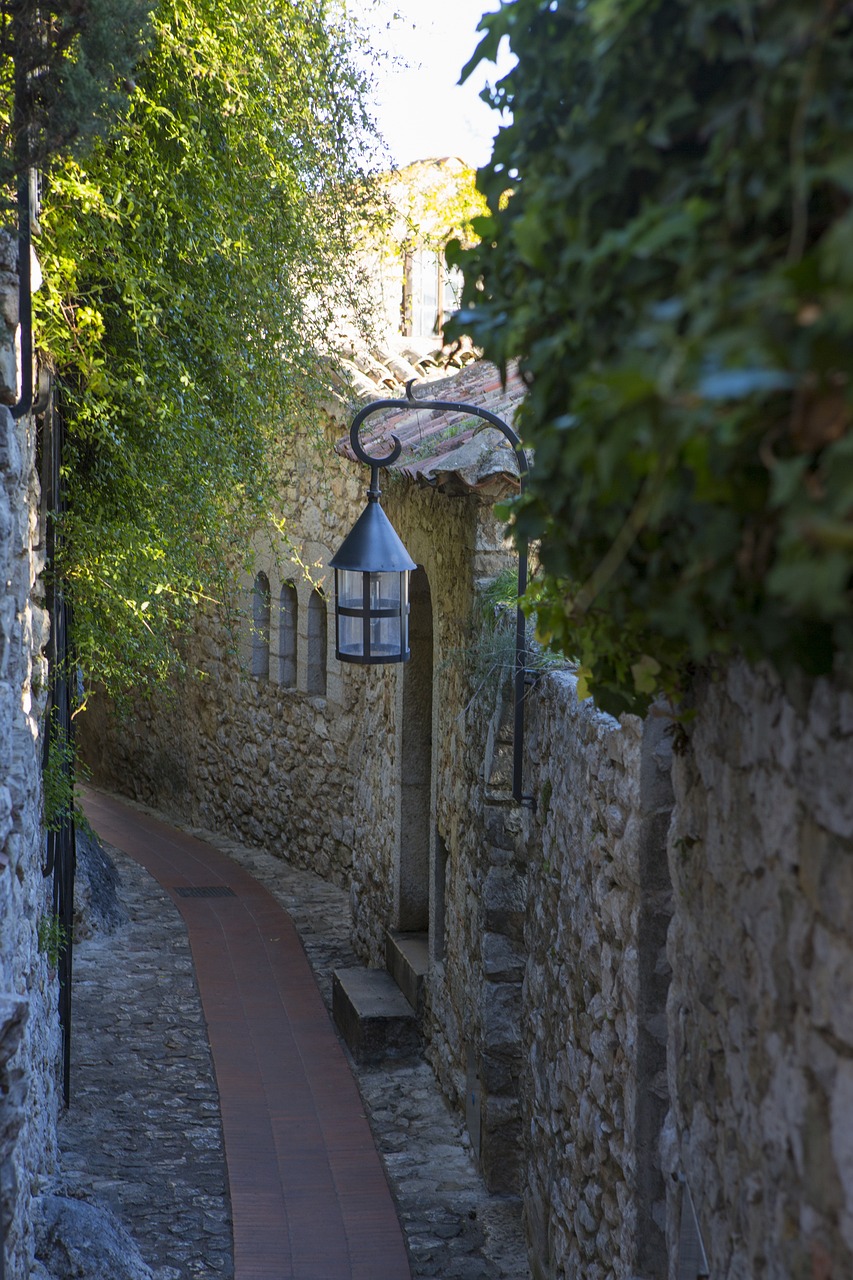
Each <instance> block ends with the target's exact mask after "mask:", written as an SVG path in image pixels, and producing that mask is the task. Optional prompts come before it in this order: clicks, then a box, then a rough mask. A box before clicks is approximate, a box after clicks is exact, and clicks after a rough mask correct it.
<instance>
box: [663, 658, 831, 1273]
mask: <svg viewBox="0 0 853 1280" xmlns="http://www.w3.org/2000/svg"><path fill="white" fill-rule="evenodd" d="M851 748H853V696H852V695H851V694H850V693H849V692H847V691H846V690H844V689H842V687H841V686H840V685H833V684H832V683H831V682H830V681H827V680H819V681H817V682H816V683H814V685H813V686H807V685H806V684H805V682H804V683H803V685H802V687H796V686H793V685H792V686H790V687H788V688H787V689H786V688H785V687H784V686H783V684H782V683H781V681H780V680H779V679H778V678H777V677H776V676H775V675H773V674H772V673H771V672H770V671H769V670H768V669H761V668H759V669H757V670H753V669H750V668H749V667H747V666H746V664H744V663H735V664H733V665H732V666H731V667H730V669H729V670H728V671H727V672H726V673H725V674H724V675H722V676H721V677H720V679H718V680H717V681H716V682H713V683H705V684H703V685H702V686H701V687H700V688H699V689H698V690H697V692H696V719H695V721H694V722H693V723H692V725H691V726H690V731H689V739H688V742H687V745H686V748H685V749H684V750H683V751H682V752H680V753H679V754H677V755H676V758H675V768H674V785H675V794H676V802H677V804H676V811H675V819H674V822H673V826H672V831H671V834H670V843H669V854H670V864H671V868H672V880H673V886H674V893H675V907H676V911H675V918H674V921H673V926H672V929H671V932H670V938H669V956H670V962H671V964H672V969H673V980H672V985H671V989H670V1000H669V1031H670V1045H669V1080H670V1089H671V1094H672V1109H671V1113H670V1117H669V1122H668V1126H667V1131H668V1139H669V1140H668V1144H667V1153H666V1154H667V1160H668V1162H669V1167H670V1171H671V1173H672V1175H673V1176H672V1178H671V1179H669V1185H670V1209H669V1236H670V1257H671V1258H674V1257H675V1256H676V1243H677V1238H678V1233H679V1229H680V1225H681V1215H682V1201H684V1202H685V1206H684V1207H685V1212H687V1213H689V1212H690V1201H691V1200H692V1204H693V1206H694V1207H695V1214H696V1218H697V1219H698V1226H699V1229H700V1232H701V1236H702V1239H703V1242H704V1246H705V1250H706V1253H707V1256H708V1260H709V1263H710V1268H711V1274H712V1275H714V1276H731V1277H744V1278H746V1277H752V1276H759V1275H766V1276H786V1277H787V1276H790V1277H800V1276H802V1277H808V1278H809V1280H829V1278H830V1277H833V1278H834V1277H841V1276H850V1275H853V787H851V781H850V780H851V759H853V756H852V755H851ZM682 1179H683V1181H682ZM687 1192H689V1199H688V1196H687ZM670 1274H671V1275H672V1276H673V1277H674V1276H675V1274H676V1273H675V1270H674V1265H673V1269H672V1270H671V1272H670Z"/></svg>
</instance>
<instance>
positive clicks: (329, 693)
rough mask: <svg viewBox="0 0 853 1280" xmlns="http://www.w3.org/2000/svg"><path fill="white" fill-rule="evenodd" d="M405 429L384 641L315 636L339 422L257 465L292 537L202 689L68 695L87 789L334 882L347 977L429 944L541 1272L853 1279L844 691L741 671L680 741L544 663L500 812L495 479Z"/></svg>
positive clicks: (211, 652)
mask: <svg viewBox="0 0 853 1280" xmlns="http://www.w3.org/2000/svg"><path fill="white" fill-rule="evenodd" d="M484 376H485V374H484V371H483V369H472V370H471V371H468V370H466V371H464V372H463V373H461V374H460V375H458V378H457V379H456V385H455V386H453V387H452V388H450V389H448V390H447V391H446V394H447V395H451V394H452V396H453V398H456V399H468V400H472V399H473V400H475V401H476V400H477V399H478V396H480V395H482V394H484V390H485V385H486V384H485V383H484V381H483V378H484ZM436 394H440V392H436ZM509 411H511V405H510V409H509ZM398 426H399V427H400V431H399V434H400V436H401V438H404V439H405V441H406V452H405V453H404V455H403V457H402V458H401V460H400V463H399V465H398V469H397V472H396V474H394V475H389V476H387V477H385V478H384V487H385V489H386V493H385V497H384V504H385V508H386V510H387V512H388V514H389V516H390V518H391V520H392V522H393V523H394V525H395V527H396V529H397V531H398V533H399V534H400V536H401V538H402V540H403V542H404V543H405V544H406V546H407V548H408V550H409V552H410V553H411V555H412V556H413V558H414V559H415V561H416V562H417V564H418V566H419V569H418V570H417V571H416V573H415V574H414V575H413V578H412V604H411V638H412V659H411V661H410V662H409V663H408V664H405V665H403V666H398V667H395V668H393V669H382V668H379V669H375V668H374V669H367V668H359V667H355V666H342V665H341V664H339V663H337V662H336V660H335V657H334V636H333V626H332V624H331V599H330V590H331V583H330V579H329V577H328V573H327V571H326V570H325V565H327V563H328V559H329V556H330V554H331V553H332V552H333V551H334V550H335V549H336V548H337V546H338V544H339V543H340V541H341V540H342V539H343V537H344V535H345V534H346V532H347V531H348V530H349V528H350V527H351V525H352V523H353V521H354V519H355V518H356V516H357V515H358V513H359V511H360V509H361V506H362V504H363V500H364V489H365V487H366V480H367V475H366V472H365V471H364V469H363V468H356V467H354V466H353V465H352V464H351V463H348V462H346V461H342V460H341V459H339V458H336V457H335V456H334V454H333V452H332V443H333V440H334V439H335V437H336V435H339V434H340V424H338V425H337V426H336V425H335V424H334V423H333V422H332V423H330V424H329V428H328V435H327V440H326V448H325V451H324V450H323V448H321V449H320V451H319V452H318V451H317V450H316V447H315V444H314V443H311V442H309V441H308V440H307V439H306V440H305V441H303V442H301V444H300V445H299V447H298V448H297V449H296V450H295V452H294V454H293V456H292V461H291V466H290V471H289V473H288V475H287V476H286V477H285V478H284V481H283V484H284V489H283V507H284V508H285V509H286V510H288V511H289V512H291V521H290V524H289V525H288V528H289V530H290V531H291V537H292V539H293V541H292V543H290V544H288V543H287V542H285V541H284V540H283V539H282V538H281V537H280V536H279V535H278V534H274V533H273V534H263V535H260V534H259V535H258V536H257V537H256V539H255V542H254V547H255V562H256V563H255V569H254V572H253V574H252V575H250V576H249V578H248V579H247V581H246V583H245V594H244V600H243V608H242V617H241V622H240V624H239V627H238V630H239V634H240V639H239V643H236V644H235V642H234V637H233V636H232V635H230V634H229V632H228V630H227V628H226V627H225V625H224V624H222V623H219V622H216V621H215V620H213V619H212V618H210V617H207V616H206V617H204V618H200V620H199V628H198V633H197V636H196V639H195V642H194V645H195V647H194V650H193V652H192V654H191V655H190V657H191V659H192V661H193V663H195V665H197V666H198V667H199V668H200V669H201V670H202V672H203V678H202V679H201V681H199V682H197V683H194V684H193V685H192V686H187V687H185V688H182V689H180V690H179V691H178V697H177V699H175V698H173V699H172V700H171V703H170V704H168V705H166V704H165V703H164V704H163V705H153V706H149V707H147V708H144V709H142V708H141V709H140V710H139V713H138V716H137V718H136V720H135V722H134V723H132V724H126V725H124V726H123V725H121V724H120V723H117V722H115V721H112V720H111V719H110V718H109V716H108V714H107V709H105V708H101V709H100V710H98V709H97V706H96V709H95V710H94V711H93V712H91V713H88V714H87V719H88V721H89V724H88V728H87V734H86V743H87V748H86V749H87V755H88V758H89V761H90V763H91V765H92V766H93V768H94V772H95V778H96V781H98V782H100V783H102V784H104V785H107V786H112V787H116V788H118V789H119V790H123V791H125V792H127V793H129V794H131V795H132V796H134V797H135V798H138V799H141V800H145V801H148V802H150V803H154V804H156V805H158V807H160V808H161V809H162V810H164V811H165V812H167V813H172V814H174V815H175V816H177V817H179V818H181V819H184V820H188V821H191V822H193V823H196V824H201V825H206V826H210V827H216V828H218V829H220V830H221V831H223V832H224V833H226V834H231V835H237V836H238V837H240V838H243V839H246V840H249V841H252V842H256V843H259V844H262V845H264V846H266V847H268V848H271V849H273V850H275V851H277V852H279V853H280V854H281V855H282V856H284V857H287V858H289V859H291V860H293V861H294V862H295V863H296V864H297V865H304V866H311V867H312V868H313V869H315V870H318V871H320V872H321V874H323V875H325V876H328V877H329V878H330V879H332V880H334V881H336V882H337V883H343V884H347V885H349V887H350V893H351V902H352V918H353V937H354V940H355V943H356V946H357V949H358V951H359V954H360V956H361V958H362V959H363V961H364V963H365V964H366V965H369V966H373V967H380V966H383V965H384V963H385V947H386V934H387V931H388V930H391V931H403V932H405V933H409V934H411V933H415V934H419V935H421V936H422V937H423V938H424V939H425V941H426V943H427V950H428V955H429V967H428V971H427V973H426V976H425V981H424V990H423V1000H422V1008H421V1022H422V1031H423V1036H424V1044H425V1049H426V1052H427V1055H428V1057H429V1059H430V1061H431V1063H432V1065H433V1067H434V1069H435V1071H436V1074H437V1076H438V1077H439V1079H440V1080H441V1083H442V1085H443V1088H444V1090H445V1092H446V1094H447V1095H448V1097H449V1098H450V1099H451V1100H452V1102H453V1103H454V1104H455V1105H457V1106H458V1107H459V1108H460V1110H462V1111H464V1112H465V1114H466V1116H467V1119H468V1126H469V1132H470V1134H471V1139H472V1143H473V1145H474V1149H475V1151H476V1152H477V1154H478V1157H479V1160H480V1165H481V1168H482V1171H483V1174H484V1177H485V1178H486V1180H487V1182H488V1184H489V1186H490V1187H492V1188H493V1189H495V1190H499V1191H506V1192H512V1193H517V1194H520V1195H522V1197H523V1200H524V1208H525V1217H526V1222H527V1229H528V1239H529V1245H530V1256H531V1264H532V1269H533V1273H534V1275H535V1276H536V1277H537V1280H564V1278H566V1280H567V1278H569V1277H572V1278H573V1277H577V1276H581V1275H582V1276H583V1277H584V1280H605V1277H616V1278H618V1280H637V1278H638V1277H643V1278H645V1280H663V1278H664V1277H666V1278H667V1280H686V1278H687V1277H690V1280H693V1278H694V1277H698V1276H701V1275H704V1274H709V1275H712V1276H714V1277H731V1278H732V1280H734V1278H735V1277H743V1278H744V1280H746V1278H747V1277H757V1276H761V1275H766V1276H774V1277H775V1276H778V1277H791V1278H792V1280H794V1278H795V1277H796V1278H799V1277H803V1278H804V1280H805V1278H808V1280H815V1278H820V1280H829V1278H830V1277H834V1278H836V1280H838V1278H839V1277H844V1276H848V1275H851V1274H853V1226H851V1223H853V1105H851V1104H853V1083H851V1081H853V1075H851V1062H853V1009H851V1004H850V992H851V990H853V954H851V947H853V931H852V930H851V907H853V902H851V892H853V889H851V886H853V846H851V839H853V816H851V811H850V804H851V800H850V796H851V792H850V788H849V786H848V785H847V783H846V778H847V774H848V773H849V766H850V760H851V751H850V746H851V743H850V738H851V734H853V711H851V703H850V695H849V694H848V693H845V692H844V691H843V688H842V686H841V683H840V682H839V683H838V684H837V685H833V684H832V683H831V682H828V681H818V682H817V683H815V684H814V685H813V686H809V687H806V686H805V685H803V687H802V688H793V687H783V686H782V684H781V683H780V682H779V680H778V679H777V678H776V677H774V676H773V675H772V673H770V672H769V671H765V670H752V669H750V668H748V667H747V666H746V665H745V664H742V663H737V662H735V663H733V664H732V665H731V666H730V667H728V668H727V669H725V670H722V671H721V672H719V673H718V676H717V678H716V679H715V680H713V681H712V680H708V681H707V682H706V683H703V684H701V685H700V686H697V688H696V690H695V693H694V696H695V706H694V708H693V710H694V713H695V714H694V718H693V719H692V720H691V722H690V724H689V725H688V726H687V727H686V728H685V727H681V726H679V727H678V731H677V733H675V735H673V733H672V729H673V726H672V723H671V721H670V720H669V719H668V718H667V716H666V715H665V714H663V713H660V714H654V715H650V716H649V717H648V718H647V719H646V720H645V721H640V720H638V719H636V718H633V717H623V718H622V719H621V721H619V722H617V721H615V720H613V719H611V718H610V717H608V716H606V715H604V714H602V713H600V712H599V711H597V710H596V708H595V707H594V706H593V704H592V703H591V702H589V701H586V702H579V701H578V698H577V693H576V688H575V683H574V680H573V677H572V676H571V673H570V672H568V671H563V672H556V673H553V672H551V673H542V674H540V675H539V676H538V677H537V678H536V680H535V681H534V683H533V684H532V686H531V688H530V690H529V693H528V697H527V731H526V735H525V742H524V787H525V791H526V792H529V793H530V794H531V795H532V796H533V799H534V804H533V807H532V808H527V807H519V806H517V805H516V804H515V803H514V802H513V800H512V796H511V790H510V755H511V728H510V716H509V701H510V696H511V695H510V693H509V690H508V687H507V680H506V674H507V667H506V662H505V659H506V657H507V650H506V645H505V644H504V642H503V641H502V638H501V628H500V626H499V625H498V626H497V627H494V626H493V625H492V623H493V619H492V618H491V617H490V615H489V610H488V609H486V608H484V594H483V593H484V588H485V586H486V585H487V584H488V583H489V582H491V581H493V580H494V579H495V576H496V575H497V574H498V573H499V571H500V570H501V569H502V568H505V567H507V566H508V565H511V564H513V563H514V561H513V557H512V556H511V555H510V553H509V552H508V551H507V549H506V547H505V546H504V545H503V543H502V540H501V536H500V535H501V531H500V526H499V524H497V523H496V521H495V518H494V514H493V511H492V507H491V500H492V498H493V497H494V495H495V492H496V491H497V490H499V489H500V487H501V485H502V484H503V485H504V486H505V485H506V484H508V483H511V482H512V481H511V476H510V474H509V473H510V471H511V468H509V467H508V466H507V464H506V460H505V459H499V460H498V462H497V464H495V466H494V467H493V468H492V470H491V471H489V467H488V466H486V465H484V464H483V461H482V459H480V461H479V462H476V461H472V449H473V448H474V446H475V444H476V441H474V439H473V437H472V436H471V434H470V431H469V430H468V428H467V426H465V424H460V423H459V422H455V423H453V422H451V423H447V422H445V423H439V425H438V426H430V425H428V422H427V420H426V418H425V417H424V416H422V415H419V414H418V413H417V412H416V411H415V410H412V411H411V412H410V416H409V417H406V418H401V419H400V422H399V423H398ZM457 428H458V429H457ZM491 455H492V458H493V460H494V449H492V450H491ZM487 473H488V474H487ZM418 481H425V482H426V483H418ZM484 495H485V496H484ZM324 608H325V610H326V611H327V612H325V613H324ZM673 744H674V745H673Z"/></svg>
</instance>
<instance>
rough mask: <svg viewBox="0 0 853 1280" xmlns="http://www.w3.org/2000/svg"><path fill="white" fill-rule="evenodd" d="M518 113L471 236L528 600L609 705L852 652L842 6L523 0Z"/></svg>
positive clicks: (851, 20) (849, 23)
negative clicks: (512, 434)
mask: <svg viewBox="0 0 853 1280" xmlns="http://www.w3.org/2000/svg"><path fill="white" fill-rule="evenodd" d="M483 28H484V30H485V32H486V34H485V36H484V39H483V42H482V44H481V46H480V49H479V50H478V53H477V54H476V55H475V57H474V59H473V60H472V65H473V64H475V63H476V61H477V60H478V59H479V58H482V57H488V56H491V55H492V54H494V52H495V50H496V48H497V44H498V42H499V40H500V39H501V38H502V37H503V36H507V37H508V39H509V42H510V44H511V47H512V50H513V52H514V53H515V54H516V55H517V56H518V63H517V66H516V67H515V69H514V70H513V71H511V72H510V74H509V75H508V76H507V77H506V78H505V79H504V80H503V81H502V82H501V83H500V84H499V85H498V86H497V88H496V89H495V90H494V91H493V95H492V96H493V100H494V102H495V104H496V105H498V106H505V107H508V108H509V110H510V111H511V112H512V119H511V123H510V124H508V125H507V127H505V128H503V129H502V130H501V131H500V133H499V134H498V137H497V139H496V143H495V147H494V152H493V155H492V158H491V161H490V163H489V164H488V165H487V166H486V167H485V168H484V169H482V170H480V172H479V176H478V182H479V185H480V187H481V189H482V191H483V192H484V194H485V196H486V198H487V200H488V203H489V207H490V210H491V212H490V214H489V215H488V216H487V217H486V218H483V219H481V220H479V222H478V224H477V230H478V231H479V233H480V235H481V237H482V239H481V242H480V244H479V245H478V246H476V247H475V248H473V249H470V250H468V251H467V252H462V251H461V250H459V249H457V251H456V255H455V256H456V260H457V261H459V262H461V264H462V265H463V267H464V270H465V277H466V286H465V294H464V303H463V306H464V310H463V313H462V317H461V321H460V326H461V327H462V328H464V329H465V330H466V331H468V332H470V333H472V335H473V336H474V338H475V341H477V342H478V343H479V344H481V345H482V346H483V348H484V349H485V352H486V354H487V355H488V356H490V357H491V358H493V359H495V360H497V361H498V362H499V363H500V364H501V365H506V363H507V361H508V360H510V359H511V358H512V357H515V356H520V357H521V360H522V370H523V374H524V377H525V379H526V381H527V384H528V388H529V390H528V394H527V397H526V400H525V402H524V405H523V407H522V409H521V411H520V414H519V417H518V419H517V424H518V426H519V429H520V430H521V432H522V434H523V437H524V439H525V443H526V444H528V445H530V446H532V448H533V450H534V452H535V464H534V468H533V473H532V476H531V483H530V487H529V491H528V492H527V494H526V495H525V496H524V497H522V498H519V499H518V500H517V501H516V502H515V503H514V504H513V507H512V519H513V521H514V524H515V527H516V530H517V531H518V533H519V534H520V535H522V536H524V537H526V538H530V539H538V540H541V562H542V566H543V571H544V572H543V574H542V576H541V577H540V578H539V579H538V581H537V583H536V584H535V586H534V588H533V589H532V590H531V593H530V597H529V601H530V608H531V610H532V612H533V614H534V615H535V618H536V623H537V627H538V631H539V634H540V636H541V637H542V638H543V639H544V640H545V641H547V642H548V643H551V644H553V645H554V646H556V647H559V648H561V649H563V650H565V651H566V652H568V653H571V654H573V655H575V656H576V657H577V659H578V660H579V663H580V664H581V671H582V674H584V675H585V678H586V680H587V681H588V685H589V688H590V689H591V690H592V691H593V692H594V693H595V695H596V698H597V699H598V701H599V702H600V703H601V704H602V705H603V706H605V707H607V708H609V709H610V710H613V711H619V710H622V709H625V708H626V707H632V708H642V707H643V706H644V705H645V704H647V703H648V701H649V700H650V699H651V698H652V697H654V696H655V695H656V694H657V693H658V692H659V691H661V690H664V691H666V692H668V693H670V694H671V695H672V694H675V695H677V694H678V693H679V691H680V690H681V689H683V687H684V684H685V678H686V674H687V673H689V671H690V669H691V668H692V667H693V666H694V665H695V664H697V663H703V662H705V661H707V660H708V659H709V658H710V657H711V656H712V655H714V654H727V653H731V652H733V651H735V650H738V651H742V652H744V653H746V654H747V655H748V656H749V657H751V658H757V657H759V656H761V655H766V656H768V657H770V658H771V659H772V660H773V661H774V662H775V663H776V664H777V665H778V666H779V667H780V669H782V670H786V669H788V668H790V667H792V666H796V667H799V668H803V669H805V670H806V671H808V672H811V673H820V672H827V671H829V670H830V669H831V668H832V666H833V663H834V662H836V661H837V657H838V655H839V654H849V653H850V651H851V639H853V635H852V634H851V572H853V435H852V434H851V432H850V411H851V403H852V402H853V388H851V384H850V378H849V373H850V364H851V357H850V352H851V350H853V289H851V286H853V206H851V195H853V17H851V13H850V7H849V5H847V4H842V3H840V0H826V2H825V3H820V4H816V3H814V0H618V3H617V2H616V0H551V2H550V3H548V2H545V3H542V0H514V2H512V3H504V4H503V5H502V7H501V8H500V10H499V11H498V12H497V13H495V14H494V15H487V16H486V17H485V18H484V19H483Z"/></svg>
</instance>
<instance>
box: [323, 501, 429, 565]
mask: <svg viewBox="0 0 853 1280" xmlns="http://www.w3.org/2000/svg"><path fill="white" fill-rule="evenodd" d="M329 565H330V567H331V568H332V569H349V570H351V571H353V572H356V573H403V572H404V571H405V570H406V569H417V567H418V566H417V565H416V564H415V562H414V560H413V559H412V557H411V556H410V555H409V553H408V551H407V550H406V548H405V547H404V546H403V544H402V542H401V541H400V539H399V537H398V536H397V531H396V530H395V528H394V526H393V525H392V523H391V521H390V520H389V519H388V517H387V516H386V514H385V512H384V511H383V510H382V508H381V507H380V505H379V503H378V501H376V500H375V499H372V500H371V501H369V502H368V504H367V506H366V507H365V508H364V510H363V511H362V513H361V515H360V516H359V517H358V519H357V520H356V522H355V524H354V525H353V527H352V529H351V530H350V532H349V534H348V535H347V536H346V538H344V540H343V542H342V543H341V545H340V547H339V549H338V551H337V553H336V554H335V555H334V556H333V557H332V559H331V560H330V561H329Z"/></svg>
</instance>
